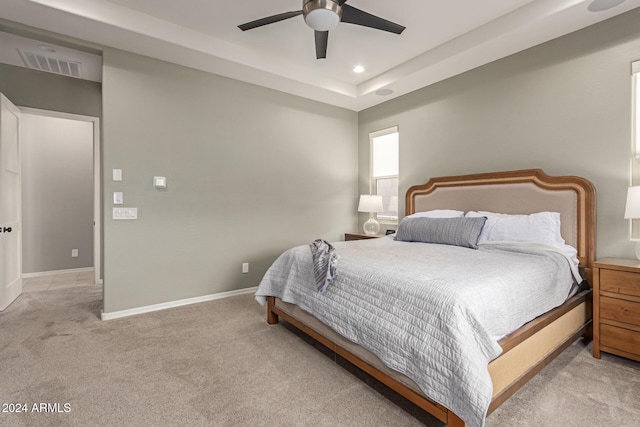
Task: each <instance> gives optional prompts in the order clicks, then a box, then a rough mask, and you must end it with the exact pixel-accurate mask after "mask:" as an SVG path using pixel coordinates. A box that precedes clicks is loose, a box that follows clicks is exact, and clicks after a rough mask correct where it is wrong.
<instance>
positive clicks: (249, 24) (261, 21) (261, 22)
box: [238, 10, 302, 31]
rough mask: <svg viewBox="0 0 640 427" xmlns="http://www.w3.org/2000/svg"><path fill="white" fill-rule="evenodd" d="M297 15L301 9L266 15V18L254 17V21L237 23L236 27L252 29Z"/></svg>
mask: <svg viewBox="0 0 640 427" xmlns="http://www.w3.org/2000/svg"><path fill="white" fill-rule="evenodd" d="M298 15H302V11H301V10H295V11H291V12H285V13H279V14H278V15H273V16H267V17H266V18H262V19H256V20H255V21H251V22H247V23H246V24H242V25H238V28H240V29H241V30H242V31H247V30H252V29H254V28H258V27H262V26H263V25H269V24H273V23H275V22H280V21H284V20H285V19H289V18H293V17H294V16H298Z"/></svg>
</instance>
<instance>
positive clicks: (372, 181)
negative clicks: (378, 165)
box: [369, 125, 400, 225]
mask: <svg viewBox="0 0 640 427" xmlns="http://www.w3.org/2000/svg"><path fill="white" fill-rule="evenodd" d="M394 133H396V134H398V163H399V162H400V127H399V126H398V125H395V126H391V127H388V128H384V129H380V130H377V131H373V132H369V193H370V194H378V183H377V180H379V179H393V178H396V179H397V180H398V187H397V188H396V194H397V196H398V210H397V211H396V217H395V218H393V217H391V218H388V217H386V216H384V217H380V216H379V214H378V213H375V214H374V215H375V218H376V219H377V220H378V222H380V223H381V224H390V225H397V224H398V222H399V221H400V212H399V207H400V206H399V202H400V191H399V187H400V164H398V174H397V175H385V176H382V175H381V176H374V175H373V156H374V149H373V146H374V144H373V141H374V139H376V138H379V137H382V136H386V135H391V134H394Z"/></svg>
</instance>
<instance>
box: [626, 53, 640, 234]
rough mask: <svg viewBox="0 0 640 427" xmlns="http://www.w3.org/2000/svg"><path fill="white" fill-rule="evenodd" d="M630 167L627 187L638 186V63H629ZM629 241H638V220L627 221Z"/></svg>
mask: <svg viewBox="0 0 640 427" xmlns="http://www.w3.org/2000/svg"><path fill="white" fill-rule="evenodd" d="M630 157H631V167H630V174H629V175H630V176H629V185H630V186H634V185H640V61H634V62H632V63H631V156H630ZM629 237H630V240H631V241H640V220H639V219H631V220H629Z"/></svg>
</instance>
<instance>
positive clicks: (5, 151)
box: [0, 93, 22, 311]
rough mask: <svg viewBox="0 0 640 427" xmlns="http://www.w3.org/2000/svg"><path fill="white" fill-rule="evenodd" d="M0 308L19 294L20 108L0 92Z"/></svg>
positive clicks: (20, 264)
mask: <svg viewBox="0 0 640 427" xmlns="http://www.w3.org/2000/svg"><path fill="white" fill-rule="evenodd" d="M0 104H2V105H1V108H0V311H3V310H4V309H5V308H7V307H8V306H9V304H11V303H12V302H13V301H14V300H15V299H16V298H18V296H20V294H21V293H22V212H21V211H22V192H21V181H20V145H19V131H20V126H19V124H20V111H19V110H18V109H17V108H16V106H15V105H13V104H12V103H11V101H9V100H8V99H7V98H6V97H5V96H4V95H3V94H1V93H0Z"/></svg>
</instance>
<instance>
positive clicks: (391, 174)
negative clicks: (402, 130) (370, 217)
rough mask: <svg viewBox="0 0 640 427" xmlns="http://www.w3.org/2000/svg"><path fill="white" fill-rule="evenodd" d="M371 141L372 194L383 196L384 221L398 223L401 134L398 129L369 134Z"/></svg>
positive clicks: (381, 217) (379, 215) (381, 213)
mask: <svg viewBox="0 0 640 427" xmlns="http://www.w3.org/2000/svg"><path fill="white" fill-rule="evenodd" d="M369 140H370V141H371V194H377V195H379V196H382V206H383V211H382V212H380V213H378V214H377V218H378V219H379V220H382V221H388V222H397V221H398V175H399V152H400V150H399V147H400V134H399V132H398V127H397V126H394V127H392V128H388V129H384V130H381V131H377V132H372V133H370V134H369Z"/></svg>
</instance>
